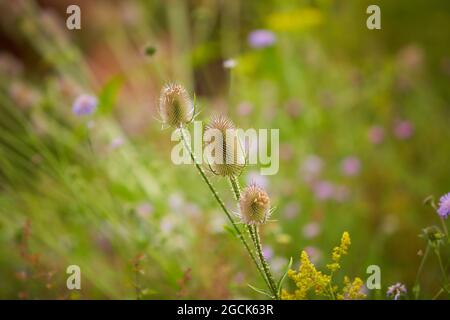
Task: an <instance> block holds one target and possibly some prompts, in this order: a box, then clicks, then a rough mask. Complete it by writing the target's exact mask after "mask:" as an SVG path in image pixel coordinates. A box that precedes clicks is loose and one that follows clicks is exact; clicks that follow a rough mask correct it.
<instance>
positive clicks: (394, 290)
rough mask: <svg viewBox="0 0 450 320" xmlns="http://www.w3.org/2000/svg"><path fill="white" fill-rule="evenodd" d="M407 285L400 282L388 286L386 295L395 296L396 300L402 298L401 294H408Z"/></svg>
mask: <svg viewBox="0 0 450 320" xmlns="http://www.w3.org/2000/svg"><path fill="white" fill-rule="evenodd" d="M406 292H407V290H406V286H405V285H404V284H402V283H400V282H397V283H396V284H394V285H392V286H390V287H388V290H387V292H386V295H387V296H388V297H393V298H394V300H400V296H401V295H404V294H406Z"/></svg>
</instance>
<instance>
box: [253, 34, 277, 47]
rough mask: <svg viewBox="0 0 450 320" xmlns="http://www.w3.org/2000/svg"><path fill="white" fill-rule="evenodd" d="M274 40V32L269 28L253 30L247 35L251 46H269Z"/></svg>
mask: <svg viewBox="0 0 450 320" xmlns="http://www.w3.org/2000/svg"><path fill="white" fill-rule="evenodd" d="M275 41H276V37H275V34H274V33H273V32H272V31H270V30H264V29H259V30H254V31H252V32H250V34H249V35H248V44H249V45H250V47H252V48H257V49H260V48H265V47H270V46H271V45H273V44H274V43H275Z"/></svg>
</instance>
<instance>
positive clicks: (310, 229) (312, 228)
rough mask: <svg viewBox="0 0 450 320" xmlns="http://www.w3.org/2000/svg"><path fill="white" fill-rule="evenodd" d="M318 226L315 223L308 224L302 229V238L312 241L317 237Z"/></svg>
mask: <svg viewBox="0 0 450 320" xmlns="http://www.w3.org/2000/svg"><path fill="white" fill-rule="evenodd" d="M319 233H320V225H319V224H318V223H317V222H311V223H308V224H307V225H305V226H304V227H303V236H304V237H305V238H306V239H312V238H315V237H317V236H318V235H319Z"/></svg>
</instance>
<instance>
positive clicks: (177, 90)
mask: <svg viewBox="0 0 450 320" xmlns="http://www.w3.org/2000/svg"><path fill="white" fill-rule="evenodd" d="M159 113H160V115H161V119H162V121H163V122H164V123H165V124H167V125H169V126H171V127H176V128H180V127H182V126H183V125H184V124H187V123H189V122H191V121H192V119H193V116H194V104H193V102H192V101H191V98H190V97H189V94H188V92H187V91H186V89H185V88H184V87H183V86H182V85H179V84H175V83H170V84H167V85H165V86H164V88H163V89H162V90H161V95H160V97H159Z"/></svg>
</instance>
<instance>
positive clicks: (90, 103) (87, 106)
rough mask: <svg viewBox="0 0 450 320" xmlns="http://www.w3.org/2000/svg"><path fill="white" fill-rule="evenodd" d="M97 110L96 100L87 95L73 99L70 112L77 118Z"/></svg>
mask: <svg viewBox="0 0 450 320" xmlns="http://www.w3.org/2000/svg"><path fill="white" fill-rule="evenodd" d="M96 108H97V98H96V97H94V96H91V95H88V94H82V95H80V96H78V97H77V98H76V99H75V102H74V103H73V106H72V112H73V113H74V114H76V115H77V116H84V115H89V114H91V113H93V112H94V111H95V109H96Z"/></svg>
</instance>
